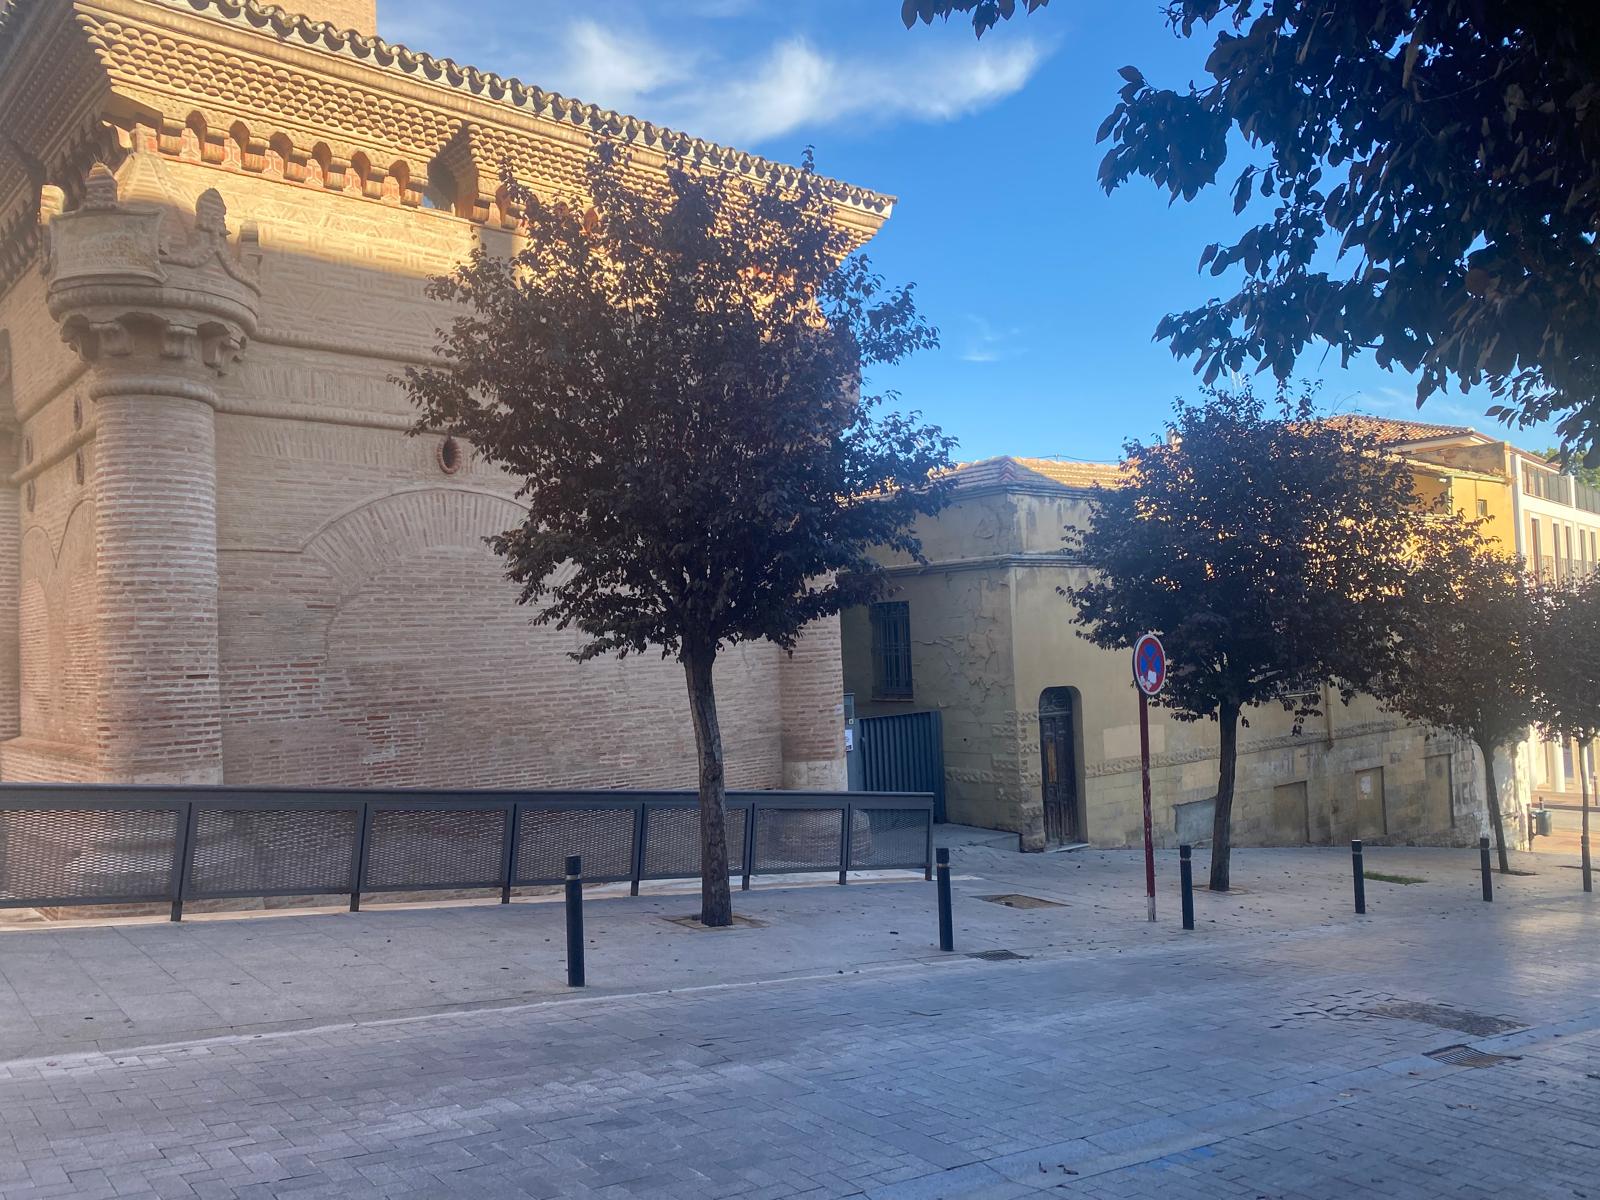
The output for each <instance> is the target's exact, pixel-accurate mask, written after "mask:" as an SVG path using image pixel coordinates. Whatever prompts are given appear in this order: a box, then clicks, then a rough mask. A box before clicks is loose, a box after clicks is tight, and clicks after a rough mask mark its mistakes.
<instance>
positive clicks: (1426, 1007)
mask: <svg viewBox="0 0 1600 1200" xmlns="http://www.w3.org/2000/svg"><path fill="white" fill-rule="evenodd" d="M1366 1011H1367V1012H1368V1013H1370V1014H1371V1015H1372V1016H1375V1017H1390V1018H1392V1019H1394V1020H1396V1021H1420V1022H1421V1023H1422V1024H1424V1025H1437V1026H1438V1027H1439V1028H1440V1029H1454V1030H1455V1031H1456V1032H1457V1033H1470V1034H1471V1035H1472V1036H1473V1037H1493V1036H1494V1035H1495V1034H1497V1033H1510V1032H1511V1031H1512V1030H1513V1029H1526V1028H1527V1026H1525V1025H1523V1024H1522V1023H1521V1022H1520V1021H1512V1020H1508V1019H1507V1018H1505V1017H1491V1016H1489V1015H1488V1014H1486V1013H1476V1012H1470V1011H1468V1010H1467V1009H1464V1008H1451V1007H1450V1006H1449V1005H1447V1004H1420V1003H1417V1002H1415V1001H1411V1000H1397V1001H1393V1002H1391V1003H1388V1004H1374V1005H1372V1006H1371V1007H1369V1008H1368V1009H1367V1010H1366Z"/></svg>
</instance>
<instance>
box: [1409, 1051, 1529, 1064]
mask: <svg viewBox="0 0 1600 1200" xmlns="http://www.w3.org/2000/svg"><path fill="white" fill-rule="evenodd" d="M1427 1057H1429V1058H1431V1059H1433V1060H1434V1061H1435V1062H1442V1063H1445V1064H1446V1065H1448V1066H1452V1067H1497V1066H1499V1065H1500V1064H1501V1063H1508V1062H1517V1061H1519V1060H1520V1059H1521V1057H1522V1056H1521V1055H1520V1054H1487V1053H1485V1052H1484V1051H1482V1050H1474V1049H1473V1048H1472V1047H1471V1046H1443V1047H1441V1048H1440V1049H1438V1050H1429V1051H1428V1054H1427Z"/></svg>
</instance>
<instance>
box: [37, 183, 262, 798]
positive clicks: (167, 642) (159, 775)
mask: <svg viewBox="0 0 1600 1200" xmlns="http://www.w3.org/2000/svg"><path fill="white" fill-rule="evenodd" d="M160 170H161V168H160V164H159V161H158V160H156V159H155V158H154V156H151V155H144V154H137V153H136V154H134V155H132V156H131V157H130V158H129V159H128V160H127V162H126V163H125V164H124V167H123V176H124V179H125V181H127V183H128V184H131V187H125V188H124V191H132V192H133V193H134V195H133V196H119V193H118V182H117V179H116V177H114V176H113V175H112V173H111V172H110V171H109V170H108V169H107V168H106V167H104V166H96V167H95V168H94V170H93V172H92V174H91V175H90V177H89V181H88V185H87V187H86V189H85V194H84V199H83V203H82V204H81V205H80V206H79V207H78V208H77V209H75V210H74V211H72V212H61V211H59V209H60V207H61V197H60V196H59V195H52V193H51V190H50V189H46V192H45V196H44V205H43V208H44V212H45V216H46V218H47V227H48V251H47V258H46V278H47V279H48V283H49V293H48V298H49V310H50V315H51V316H52V317H53V318H54V319H55V320H56V321H57V322H58V323H59V325H60V328H61V334H62V337H63V339H64V340H66V342H67V343H68V344H69V345H70V346H71V347H72V348H73V350H74V351H76V353H77V354H78V356H79V357H80V358H81V359H82V361H83V363H84V365H85V368H86V388H85V394H86V395H87V397H88V399H89V401H90V407H91V410H92V416H91V418H90V420H91V421H92V424H93V428H94V436H95V451H96V452H95V455H94V467H93V472H92V478H91V480H90V490H91V494H92V496H93V499H94V504H95V509H96V512H97V516H98V520H97V522H96V528H95V545H94V579H95V587H96V592H97V594H98V605H97V612H96V621H95V641H96V644H97V648H98V658H99V671H98V678H97V682H96V696H95V700H96V705H95V711H96V726H95V746H94V750H95V754H96V758H97V760H98V762H97V766H98V774H99V775H100V776H101V777H102V778H105V779H111V780H116V781H117V782H120V783H135V784H139V783H143V784H208V783H209V784H215V783H221V782H222V733H221V728H222V718H221V700H220V691H219V668H218V641H217V587H218V581H217V467H216V430H215V409H216V405H217V395H216V392H215V390H214V381H215V380H216V379H217V378H218V377H219V376H220V375H221V374H223V373H224V372H225V371H227V370H228V369H229V367H230V366H232V365H233V364H234V363H235V362H236V361H237V360H238V359H239V358H240V357H241V356H242V355H243V353H244V349H245V346H246V345H247V344H248V341H249V338H250V337H251V335H252V334H253V333H254V331H255V324H256V310H257V306H258V302H259V296H260V288H259V283H258V281H257V268H258V264H259V255H258V254H257V253H256V251H255V236H254V233H253V231H251V230H249V229H246V230H245V232H244V233H243V234H242V235H241V237H240V239H239V242H238V244H237V246H235V245H232V244H230V242H229V238H228V231H227V226H226V210H225V207H224V205H223V202H222V198H221V197H220V196H219V195H218V194H217V193H216V192H214V191H212V192H207V193H205V194H204V195H202V196H201V197H200V199H199V201H198V203H197V204H196V205H195V210H194V213H193V217H192V221H189V220H184V219H183V218H180V217H178V216H177V215H176V214H175V213H174V212H173V211H172V210H171V208H170V207H167V206H164V205H162V204H160V203H140V202H139V201H140V200H142V199H144V196H143V195H141V194H140V193H141V192H148V193H149V194H150V196H151V198H156V197H158V196H159V194H160V189H159V174H160Z"/></svg>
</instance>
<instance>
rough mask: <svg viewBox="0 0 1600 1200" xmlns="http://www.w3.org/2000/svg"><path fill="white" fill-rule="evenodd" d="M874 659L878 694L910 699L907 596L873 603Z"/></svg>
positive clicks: (909, 636) (895, 698)
mask: <svg viewBox="0 0 1600 1200" xmlns="http://www.w3.org/2000/svg"><path fill="white" fill-rule="evenodd" d="M872 661H873V663H874V664H875V666H874V669H875V673H876V679H875V680H874V686H875V691H876V694H877V695H878V696H881V697H883V698H884V699H890V700H905V699H910V697H911V694H912V683H911V605H910V604H908V603H906V602H905V601H904V600H889V601H885V602H883V603H881V604H874V605H873V606H872Z"/></svg>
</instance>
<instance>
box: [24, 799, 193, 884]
mask: <svg viewBox="0 0 1600 1200" xmlns="http://www.w3.org/2000/svg"><path fill="white" fill-rule="evenodd" d="M181 820H182V813H181V812H180V811H178V810H175V809H170V808H169V809H128V808H117V809H100V810H92V809H8V810H3V811H0V900H30V899H31V900H41V899H65V898H69V897H73V898H82V899H85V900H98V899H122V898H128V899H136V898H139V897H151V898H161V897H164V896H167V895H170V894H171V889H172V856H173V854H174V852H175V850H176V845H177V839H178V837H179V836H180V822H181Z"/></svg>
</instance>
